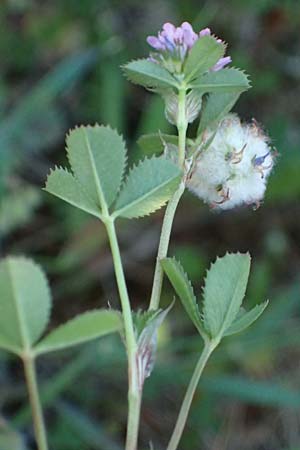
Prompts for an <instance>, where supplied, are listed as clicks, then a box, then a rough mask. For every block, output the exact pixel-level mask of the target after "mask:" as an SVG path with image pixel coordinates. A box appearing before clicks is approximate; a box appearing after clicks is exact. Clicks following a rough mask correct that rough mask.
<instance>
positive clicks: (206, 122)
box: [197, 92, 240, 135]
mask: <svg viewBox="0 0 300 450" xmlns="http://www.w3.org/2000/svg"><path fill="white" fill-rule="evenodd" d="M239 96H240V92H239V93H236V92H226V93H220V94H210V95H209V96H208V98H207V101H206V104H205V107H204V108H203V112H202V114H201V119H200V123H199V128H198V132H197V134H198V135H199V134H201V133H202V132H203V131H204V130H205V129H206V128H207V127H208V126H211V125H212V124H216V125H217V124H218V123H219V122H220V120H221V119H223V117H224V116H225V115H226V114H227V113H229V111H230V110H231V109H232V107H233V105H234V104H235V103H236V101H237V100H238V98H239Z"/></svg>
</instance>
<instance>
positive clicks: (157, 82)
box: [123, 59, 177, 89]
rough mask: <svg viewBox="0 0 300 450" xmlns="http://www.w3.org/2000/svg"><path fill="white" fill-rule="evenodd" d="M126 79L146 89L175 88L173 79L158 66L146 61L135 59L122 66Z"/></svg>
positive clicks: (175, 84)
mask: <svg viewBox="0 0 300 450" xmlns="http://www.w3.org/2000/svg"><path fill="white" fill-rule="evenodd" d="M123 70H124V72H125V74H126V76H127V78H128V79H129V80H130V81H131V82H132V83H134V84H140V85H141V86H144V87H146V88H162V89H164V88H168V87H170V86H173V87H176V86H177V81H176V80H175V78H174V77H173V76H172V75H171V74H170V73H169V72H168V71H167V70H166V69H164V68H163V67H162V66H160V65H159V64H157V63H155V62H152V61H148V60H147V59H137V60H135V61H131V62H129V63H128V64H125V65H124V66H123Z"/></svg>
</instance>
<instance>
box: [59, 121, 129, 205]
mask: <svg viewBox="0 0 300 450" xmlns="http://www.w3.org/2000/svg"><path fill="white" fill-rule="evenodd" d="M67 152H68V157H69V161H70V164H71V167H72V169H73V172H74V175H75V177H76V179H77V180H78V182H79V183H80V185H81V186H84V190H85V192H86V193H87V194H88V196H89V198H90V199H92V200H93V202H94V203H96V204H97V205H98V206H101V207H102V208H103V207H104V204H106V206H110V205H111V203H112V202H113V201H114V200H115V198H116V195H117V193H118V191H119V188H120V185H121V181H122V177H123V172H124V168H125V164H126V149H125V144H124V141H123V139H122V137H121V136H120V135H119V134H118V133H117V132H116V131H115V130H112V129H111V128H110V127H105V126H99V125H95V126H93V127H92V126H85V127H84V126H81V127H79V128H75V129H74V130H72V131H71V132H70V133H69V135H68V136H67Z"/></svg>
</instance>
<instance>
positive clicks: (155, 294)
mask: <svg viewBox="0 0 300 450" xmlns="http://www.w3.org/2000/svg"><path fill="white" fill-rule="evenodd" d="M184 188H185V186H184V183H183V182H181V183H180V186H179V188H178V189H177V191H176V192H175V194H174V195H173V197H172V198H171V199H170V201H169V203H168V206H167V208H166V212H165V216H164V221H163V225H162V230H161V235H160V241H159V247H158V253H157V258H156V265H155V272H154V279H153V287H152V294H151V300H150V306H149V309H158V307H159V301H160V294H161V289H162V283H163V276H164V272H163V268H162V266H161V264H160V261H161V260H162V259H163V258H165V257H166V256H167V253H168V248H169V242H170V236H171V231H172V226H173V221H174V216H175V212H176V209H177V205H178V203H179V200H180V199H181V196H182V194H183V192H184Z"/></svg>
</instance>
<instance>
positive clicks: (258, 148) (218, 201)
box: [188, 114, 274, 209]
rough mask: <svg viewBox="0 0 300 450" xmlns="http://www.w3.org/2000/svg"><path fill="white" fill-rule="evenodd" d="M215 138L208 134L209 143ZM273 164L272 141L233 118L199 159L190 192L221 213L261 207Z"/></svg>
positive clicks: (249, 125)
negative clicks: (250, 205)
mask: <svg viewBox="0 0 300 450" xmlns="http://www.w3.org/2000/svg"><path fill="white" fill-rule="evenodd" d="M212 134H213V131H208V132H207V135H206V136H205V141H206V142H208V140H209V139H210V138H211V137H212ZM273 164H274V156H273V155H272V150H271V148H270V146H269V140H268V138H267V136H266V135H265V134H264V133H263V132H262V130H261V129H260V128H259V127H258V125H257V123H256V122H255V121H253V122H252V123H251V124H241V122H240V119H239V118H238V117H237V116H236V115H233V114H230V115H228V116H226V117H225V119H223V121H222V122H221V123H220V125H219V127H218V130H217V132H216V134H215V137H214V138H213V140H212V143H211V144H210V145H209V147H208V148H207V149H205V150H203V151H202V152H201V153H200V155H199V156H198V157H197V160H196V161H195V166H194V169H193V171H192V174H191V176H190V178H189V181H188V188H189V189H190V190H191V191H192V192H194V193H195V194H196V195H197V196H198V197H200V198H202V199H203V200H204V201H205V202H206V203H209V204H210V205H211V206H212V207H215V208H219V209H230V208H233V207H235V206H239V205H241V204H244V203H246V204H255V205H257V204H259V202H260V201H261V200H262V198H263V196H264V193H265V189H266V183H267V178H268V176H269V174H270V172H271V170H272V167H273Z"/></svg>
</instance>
